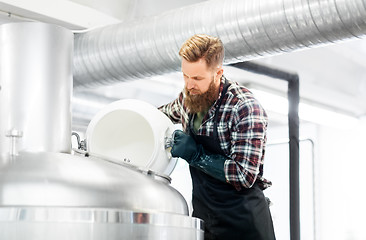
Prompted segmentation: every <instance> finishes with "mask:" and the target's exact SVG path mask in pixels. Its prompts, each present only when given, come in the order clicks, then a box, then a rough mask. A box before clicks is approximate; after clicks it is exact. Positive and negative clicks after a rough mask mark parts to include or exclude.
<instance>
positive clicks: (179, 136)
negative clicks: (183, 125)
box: [171, 130, 227, 182]
mask: <svg viewBox="0 0 366 240" xmlns="http://www.w3.org/2000/svg"><path fill="white" fill-rule="evenodd" d="M171 154H172V156H173V157H180V158H183V159H184V160H186V161H187V162H188V163H189V165H191V166H192V167H195V168H198V169H200V170H201V171H203V172H205V173H207V174H208V175H210V176H212V177H214V178H216V179H218V180H220V181H223V182H226V178H225V172H224V164H225V161H226V159H227V158H226V157H225V156H222V155H220V154H210V153H208V152H206V151H205V150H204V148H203V147H202V145H198V144H197V143H196V141H195V140H194V139H193V138H192V137H191V136H189V135H187V134H186V133H184V132H182V131H180V130H176V131H174V133H173V146H172V150H171Z"/></svg>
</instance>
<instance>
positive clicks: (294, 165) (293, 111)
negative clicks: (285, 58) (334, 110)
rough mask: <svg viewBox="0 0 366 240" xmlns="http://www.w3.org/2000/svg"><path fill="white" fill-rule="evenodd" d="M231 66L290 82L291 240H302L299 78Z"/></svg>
mask: <svg viewBox="0 0 366 240" xmlns="http://www.w3.org/2000/svg"><path fill="white" fill-rule="evenodd" d="M231 66H233V67H236V68H240V69H243V70H246V71H250V72H254V73H257V74H262V75H266V76H270V77H273V78H277V79H280V80H285V81H287V82H288V92H287V97H288V102H289V108H288V128H289V139H290V144H289V151H290V169H289V172H290V178H289V182H290V194H289V195H290V199H289V200H290V236H291V240H299V239H300V173H299V102H300V92H299V76H298V75H297V74H296V73H289V72H286V71H283V70H280V69H276V68H271V67H269V66H265V65H261V64H257V63H254V62H240V63H235V64H231Z"/></svg>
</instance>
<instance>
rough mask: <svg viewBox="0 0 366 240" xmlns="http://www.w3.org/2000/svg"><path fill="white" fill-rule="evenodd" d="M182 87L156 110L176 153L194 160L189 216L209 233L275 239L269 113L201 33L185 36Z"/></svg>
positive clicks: (214, 41) (228, 238)
mask: <svg viewBox="0 0 366 240" xmlns="http://www.w3.org/2000/svg"><path fill="white" fill-rule="evenodd" d="M179 55H180V56H181V58H182V73H183V78H184V83H185V87H184V91H182V92H181V93H180V95H179V97H178V98H177V99H175V100H174V101H172V102H171V103H169V104H167V105H164V106H161V107H160V108H159V109H160V110H161V111H162V112H163V113H165V114H166V115H167V116H168V117H169V118H170V119H171V120H172V121H173V122H174V123H181V124H182V129H183V131H179V130H178V131H175V132H174V134H173V145H172V150H171V154H172V156H173V157H180V158H182V159H184V160H186V161H187V162H188V164H189V165H190V173H191V178H192V186H193V191H192V205H193V213H192V216H194V217H198V218H200V219H203V220H204V226H205V239H225V240H235V239H245V240H273V239H275V235H274V230H273V223H272V218H271V214H270V211H269V206H268V203H267V201H266V198H265V197H264V195H263V190H264V189H266V188H267V187H269V186H271V182H270V181H268V180H266V179H265V178H263V159H264V152H265V144H266V128H267V115H266V113H265V111H264V109H263V108H262V107H261V105H260V104H259V102H258V101H257V100H256V99H255V98H254V97H253V94H252V93H251V92H250V91H249V90H248V89H246V88H245V87H243V86H240V85H239V84H237V83H235V82H232V81H229V80H227V79H226V78H225V77H224V76H223V67H222V64H223V60H224V46H223V44H222V42H221V40H220V39H218V38H216V37H212V36H208V35H204V34H199V35H194V36H192V37H191V38H189V39H188V40H186V41H185V42H184V44H183V45H182V47H181V49H180V51H179Z"/></svg>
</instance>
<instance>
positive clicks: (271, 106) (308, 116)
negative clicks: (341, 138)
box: [251, 89, 358, 129]
mask: <svg viewBox="0 0 366 240" xmlns="http://www.w3.org/2000/svg"><path fill="white" fill-rule="evenodd" d="M251 91H252V92H253V93H254V95H255V97H256V98H257V99H258V100H259V102H260V103H261V104H262V106H263V107H264V109H265V110H267V111H269V112H275V113H279V114H283V115H286V114H288V100H287V98H285V97H281V96H278V95H275V94H272V93H268V92H265V91H262V90H257V89H251ZM299 118H300V119H302V120H305V121H309V122H313V123H317V124H320V125H324V126H332V127H336V128H343V129H344V128H349V127H352V126H353V125H354V124H356V123H357V122H358V119H357V118H355V117H352V116H348V115H346V114H342V113H337V112H335V111H331V110H328V109H325V108H320V107H315V106H312V105H309V104H306V103H301V102H300V104H299Z"/></svg>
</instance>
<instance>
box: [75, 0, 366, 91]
mask: <svg viewBox="0 0 366 240" xmlns="http://www.w3.org/2000/svg"><path fill="white" fill-rule="evenodd" d="M196 33H207V34H210V35H213V36H218V37H220V38H221V39H222V41H223V43H224V45H225V51H226V56H225V59H226V60H225V63H226V64H229V63H235V62H241V61H248V60H253V59H256V58H259V57H264V56H270V55H274V54H279V53H284V52H291V51H295V50H298V49H303V48H307V47H314V46H319V45H322V44H329V43H334V42H337V41H339V40H344V39H349V38H356V37H361V36H364V35H365V34H366V0H275V1H263V0H262V1H258V0H246V1H242V0H225V1H222V0H211V1H204V2H202V3H199V4H195V5H190V6H187V7H183V8H179V9H176V10H172V11H168V12H165V13H163V14H161V15H158V16H155V17H151V18H145V19H143V20H141V21H138V22H137V21H136V22H124V23H121V24H117V25H112V26H108V27H103V28H100V29H95V30H92V31H90V32H86V33H81V34H77V35H76V37H75V56H74V86H82V85H84V86H85V85H89V86H90V85H101V84H109V83H114V82H118V81H126V80H131V79H138V78H144V77H150V76H153V75H160V74H164V73H168V72H172V71H177V70H179V68H180V58H179V56H178V50H179V48H180V46H181V44H182V43H183V42H184V41H185V40H186V39H187V38H188V37H190V36H191V35H193V34H196Z"/></svg>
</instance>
